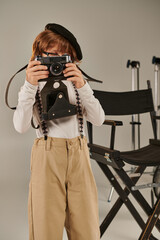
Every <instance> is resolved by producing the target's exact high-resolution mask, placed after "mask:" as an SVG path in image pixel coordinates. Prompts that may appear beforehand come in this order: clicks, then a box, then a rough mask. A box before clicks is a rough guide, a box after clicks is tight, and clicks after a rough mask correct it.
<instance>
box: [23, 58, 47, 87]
mask: <svg viewBox="0 0 160 240" xmlns="http://www.w3.org/2000/svg"><path fill="white" fill-rule="evenodd" d="M47 69H48V68H47V66H44V65H41V62H40V61H29V64H28V67H27V69H26V80H27V81H28V82H29V83H31V84H32V85H38V80H40V79H44V78H47V77H48V74H49V71H48V70H47Z"/></svg>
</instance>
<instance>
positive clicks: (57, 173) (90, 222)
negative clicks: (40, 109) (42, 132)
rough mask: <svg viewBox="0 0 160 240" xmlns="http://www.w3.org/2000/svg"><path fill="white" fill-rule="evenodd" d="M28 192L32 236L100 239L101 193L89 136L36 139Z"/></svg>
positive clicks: (35, 239)
mask: <svg viewBox="0 0 160 240" xmlns="http://www.w3.org/2000/svg"><path fill="white" fill-rule="evenodd" d="M30 170H31V177H30V183H29V196H28V223H29V240H62V238H63V230H64V227H65V228H66V232H67V235H68V239H69V240H99V239H100V229H99V214H98V195H97V187H96V183H95V179H94V176H93V173H92V169H91V163H90V156H89V149H88V146H87V138H86V137H85V136H84V138H83V139H82V138H80V137H75V138H72V139H65V138H55V137H54V138H51V137H48V139H47V141H45V140H44V139H43V138H37V139H35V141H34V144H33V148H32V154H31V162H30Z"/></svg>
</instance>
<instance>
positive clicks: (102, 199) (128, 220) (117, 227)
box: [63, 169, 160, 240]
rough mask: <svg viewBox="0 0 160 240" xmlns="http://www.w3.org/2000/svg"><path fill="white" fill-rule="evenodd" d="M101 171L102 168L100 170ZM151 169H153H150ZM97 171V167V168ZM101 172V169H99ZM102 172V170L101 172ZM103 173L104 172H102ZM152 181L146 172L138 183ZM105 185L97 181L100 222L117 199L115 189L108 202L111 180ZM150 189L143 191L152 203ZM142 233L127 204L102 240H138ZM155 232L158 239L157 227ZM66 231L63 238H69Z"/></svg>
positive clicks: (141, 211) (142, 214)
mask: <svg viewBox="0 0 160 240" xmlns="http://www.w3.org/2000/svg"><path fill="white" fill-rule="evenodd" d="M93 171H95V169H93ZM100 171H101V170H100ZM149 171H152V169H150V170H149ZM96 172H97V169H96ZM98 172H99V171H98ZM99 173H100V172H99ZM102 174H103V173H102ZM95 178H96V182H98V176H97V175H96V174H95ZM151 181H152V176H151V175H150V174H145V175H144V177H142V180H141V181H139V182H138V184H143V183H150V182H151ZM105 183H106V184H105V186H104V185H103V186H102V184H101V185H99V183H97V188H98V196H99V217H100V223H101V222H102V221H103V219H104V218H105V217H106V215H107V213H108V211H109V210H110V209H111V208H112V206H113V204H114V202H115V200H116V199H117V196H118V195H117V193H116V192H115V191H114V192H113V195H112V199H111V202H110V203H109V202H108V196H109V193H110V189H111V186H110V184H109V182H107V181H106V182H105ZM122 186H123V185H122ZM150 191H151V190H150V189H149V188H148V189H143V190H141V192H142V193H143V194H144V196H145V198H146V199H147V201H149V203H151V201H150V199H151V197H150ZM130 200H132V201H133V202H134V204H135V206H136V207H137V209H138V211H139V213H140V214H141V216H142V218H143V219H144V221H146V220H147V216H146V214H145V213H144V212H143V210H142V209H141V208H140V207H139V206H138V204H137V203H136V202H135V200H134V199H133V198H132V197H131V196H130ZM140 233H141V229H140V227H139V226H138V224H137V223H136V222H135V220H134V219H133V217H132V215H131V214H130V213H129V211H128V210H127V208H126V207H125V206H122V208H121V209H120V211H119V212H118V214H117V216H116V218H115V219H114V220H113V222H112V223H111V225H110V226H109V228H108V229H107V230H106V232H105V233H104V235H103V236H102V238H101V239H102V240H137V239H138V237H139V235H140ZM153 234H154V236H155V237H157V239H160V233H159V232H158V231H157V229H156V228H154V229H153ZM67 239H68V238H67V235H66V231H65V230H64V236H63V240H67Z"/></svg>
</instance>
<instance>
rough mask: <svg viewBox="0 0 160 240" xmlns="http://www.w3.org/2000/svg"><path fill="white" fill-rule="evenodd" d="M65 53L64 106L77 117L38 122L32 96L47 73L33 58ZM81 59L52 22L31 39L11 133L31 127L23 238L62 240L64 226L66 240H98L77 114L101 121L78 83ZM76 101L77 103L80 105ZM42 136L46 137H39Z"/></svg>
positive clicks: (77, 49) (93, 193) (98, 123)
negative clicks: (26, 225)
mask: <svg viewBox="0 0 160 240" xmlns="http://www.w3.org/2000/svg"><path fill="white" fill-rule="evenodd" d="M65 53H67V54H69V55H70V57H71V59H72V62H71V63H67V64H66V68H65V70H64V71H63V74H64V76H65V77H66V78H67V80H62V82H63V83H64V84H65V85H66V87H67V91H68V96H69V102H70V103H71V104H74V105H77V107H79V111H78V113H77V115H73V116H68V117H62V118H59V119H54V120H50V121H48V122H47V123H46V122H45V123H44V122H43V123H42V122H41V120H40V118H38V117H37V115H36V107H35V106H36V105H35V102H36V100H35V96H36V94H37V91H39V92H40V91H41V90H42V89H43V87H44V84H45V83H44V82H38V80H40V79H45V78H47V77H48V75H49V71H48V69H47V67H46V66H44V65H42V64H41V62H39V61H35V57H36V56H37V55H41V56H42V57H45V56H57V55H59V56H62V55H63V54H65ZM81 59H82V52H81V48H80V46H79V44H78V42H77V40H76V38H75V37H74V35H73V34H72V33H71V32H70V31H68V30H67V29H66V28H64V27H63V26H61V25H58V24H47V25H46V27H45V30H44V31H43V32H41V33H40V34H39V35H38V36H37V37H36V39H35V41H34V43H33V48H32V57H31V60H30V62H29V64H28V67H27V70H26V80H25V83H24V85H23V86H22V88H21V90H20V92H19V98H18V105H17V108H16V110H15V112H14V117H13V122H14V126H15V129H16V130H17V131H18V132H20V133H23V132H25V131H27V130H28V128H29V127H30V125H31V119H32V116H33V117H34V118H35V119H36V120H37V123H39V125H40V128H38V129H36V134H37V138H36V139H35V141H34V144H33V148H32V154H31V162H30V170H31V178H30V183H29V196H28V223H29V240H62V236H63V228H64V226H65V228H66V231H67V235H68V239H69V240H99V239H100V230H99V216H98V195H97V188H96V183H95V179H94V176H93V173H92V169H91V164H90V157H89V150H88V146H87V138H86V136H85V132H84V129H83V116H85V118H86V120H87V121H89V122H91V123H92V124H94V125H96V126H101V125H102V124H103V122H104V120H105V114H104V111H103V109H102V107H101V105H100V103H99V101H98V99H96V98H95V97H94V95H93V91H92V89H91V88H90V86H89V84H88V83H87V81H85V80H84V78H83V75H82V73H81V71H80V70H79V69H78V68H77V66H76V63H79V62H80V60H81ZM80 102H81V105H80ZM44 134H46V135H47V139H46V140H45V139H44V137H43V136H44Z"/></svg>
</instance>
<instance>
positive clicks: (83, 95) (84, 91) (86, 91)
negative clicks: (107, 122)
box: [77, 80, 93, 98]
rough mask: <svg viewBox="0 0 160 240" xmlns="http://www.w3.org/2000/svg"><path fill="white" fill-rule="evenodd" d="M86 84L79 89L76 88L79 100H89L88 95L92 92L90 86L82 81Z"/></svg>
mask: <svg viewBox="0 0 160 240" xmlns="http://www.w3.org/2000/svg"><path fill="white" fill-rule="evenodd" d="M84 81H85V82H86V83H85V84H84V85H83V87H81V88H77V91H78V93H79V96H80V97H81V98H90V97H89V96H90V95H93V90H92V89H91V87H90V85H89V84H88V82H87V81H86V80H84Z"/></svg>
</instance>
